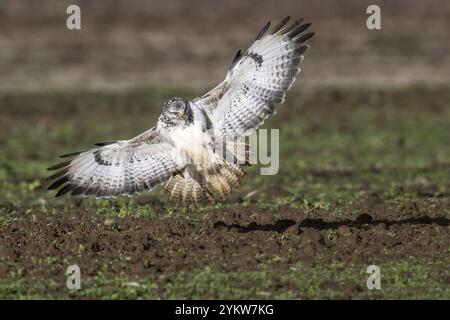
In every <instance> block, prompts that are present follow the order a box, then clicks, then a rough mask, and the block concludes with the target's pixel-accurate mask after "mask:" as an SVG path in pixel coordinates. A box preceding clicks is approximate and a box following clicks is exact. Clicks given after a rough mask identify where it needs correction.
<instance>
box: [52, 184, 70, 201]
mask: <svg viewBox="0 0 450 320" xmlns="http://www.w3.org/2000/svg"><path fill="white" fill-rule="evenodd" d="M71 189H72V186H71V185H70V184H68V185H65V186H64V187H63V188H61V189H59V190H58V192H57V193H56V194H55V198H58V197H61V196H63V195H65V194H66V193H67V192H69V191H70V190H71Z"/></svg>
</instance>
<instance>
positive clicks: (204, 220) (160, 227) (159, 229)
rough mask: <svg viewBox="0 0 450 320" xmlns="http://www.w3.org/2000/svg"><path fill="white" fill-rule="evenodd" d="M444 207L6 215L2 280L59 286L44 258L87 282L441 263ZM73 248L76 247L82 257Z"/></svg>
mask: <svg viewBox="0 0 450 320" xmlns="http://www.w3.org/2000/svg"><path fill="white" fill-rule="evenodd" d="M140 203H141V204H151V205H152V206H154V207H156V208H157V211H158V206H159V210H160V211H163V210H164V208H163V207H162V205H161V203H160V202H158V201H156V200H154V198H148V199H147V198H146V197H141V198H140ZM448 205H449V204H447V203H444V204H442V205H441V206H442V207H438V206H436V205H427V204H423V203H418V202H413V203H410V204H408V205H390V204H387V203H385V202H384V201H383V200H381V199H379V198H378V197H377V196H376V195H374V196H373V197H372V199H371V200H369V201H367V202H365V203H361V204H358V205H352V206H346V207H345V208H344V209H345V210H346V212H350V213H351V215H350V216H352V218H345V219H340V218H319V217H317V215H316V214H315V213H314V212H305V211H304V210H301V209H292V208H282V207H281V208H279V209H277V210H274V209H267V210H264V209H256V208H252V207H251V206H249V207H243V206H242V207H237V208H234V209H220V210H219V209H217V210H213V211H212V212H210V213H209V214H207V215H199V216H198V217H195V216H194V217H193V216H192V215H191V216H186V215H181V214H180V215H173V216H169V217H167V216H166V217H161V218H152V219H143V218H136V217H127V218H113V219H107V220H105V219H104V218H99V217H94V216H92V215H91V214H90V213H89V211H84V210H79V211H78V212H76V213H75V214H73V215H71V216H61V215H56V216H48V215H43V214H39V213H38V214H36V215H33V216H31V215H29V214H24V213H22V214H21V213H20V211H19V213H15V214H14V215H15V216H16V217H17V219H16V220H15V221H14V222H12V223H8V224H2V225H0V234H2V237H0V250H1V252H0V257H1V258H0V259H1V260H3V262H9V263H0V277H4V276H6V275H8V274H9V272H11V271H13V270H12V268H17V265H19V266H20V267H23V268H25V269H26V270H27V271H26V272H25V274H24V275H23V277H24V280H25V281H26V280H29V281H32V280H33V279H35V278H36V277H39V278H58V279H59V278H60V277H61V270H60V268H51V267H49V268H36V267H35V263H36V261H38V260H39V259H44V260H45V259H47V258H48V257H56V258H57V259H58V260H61V261H63V260H64V259H69V260H70V261H73V263H77V262H78V263H82V265H83V270H84V272H85V273H87V274H93V275H94V274H96V272H97V270H98V268H99V267H100V266H102V265H105V264H106V265H108V271H110V272H113V273H115V274H120V273H121V272H122V271H123V272H127V273H130V272H131V273H133V274H135V275H145V276H153V277H156V278H157V277H158V276H159V275H160V276H163V274H167V273H168V272H176V271H181V270H182V271H185V272H189V271H190V270H194V269H196V268H199V267H202V266H203V265H204V263H205V257H208V259H209V263H208V264H209V265H210V267H211V268H216V269H218V270H223V271H233V270H239V268H240V267H245V266H248V265H258V264H259V263H264V262H267V261H268V260H269V259H271V258H273V257H274V256H279V257H281V258H283V262H282V263H280V265H279V268H280V269H283V268H287V266H288V265H289V261H298V260H300V261H304V262H306V263H310V262H312V261H313V259H314V257H315V256H318V255H320V256H321V257H323V261H324V263H327V262H331V261H336V260H337V261H341V262H344V263H358V262H367V261H371V262H373V263H375V262H377V263H382V262H383V261H385V260H386V259H388V260H392V259H393V257H395V258H398V259H404V258H408V257H418V258H423V257H428V256H429V255H431V254H437V255H444V256H445V255H447V254H448V252H447V250H448V243H449V241H450V234H449V232H448V230H449V229H448V226H449V224H450V220H449V219H448V218H447V217H446V216H445V215H443V213H442V209H443V207H444V206H447V207H448ZM3 206H4V207H5V206H7V205H3ZM13 209H17V208H13V207H12V205H10V207H9V210H10V211H12V210H13ZM330 210H332V209H330ZM322 213H324V212H322ZM321 216H322V217H324V216H327V215H326V214H321ZM329 231H335V232H336V233H337V237H336V238H335V239H333V240H330V239H329V238H328V237H327V234H328V232H329ZM284 235H299V237H298V241H289V242H288V243H287V244H286V243H282V237H283V236H284ZM261 243H264V245H261ZM80 244H82V245H83V246H84V251H83V255H82V258H81V257H80V255H79V246H80ZM169 248H170V252H169V251H168V249H169ZM386 249H388V250H390V251H391V254H390V255H389V257H388V258H386V255H385V254H384V253H383V250H386ZM119 256H126V257H127V261H126V263H125V262H124V263H110V262H111V261H113V260H115V259H116V258H118V257H119ZM143 261H151V263H143ZM286 262H287V263H286Z"/></svg>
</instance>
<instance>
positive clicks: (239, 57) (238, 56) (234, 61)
mask: <svg viewBox="0 0 450 320" xmlns="http://www.w3.org/2000/svg"><path fill="white" fill-rule="evenodd" d="M241 57H242V52H241V50H239V51H238V52H236V55H235V56H234V58H233V62H231V65H230V69H233V67H234V66H235V65H236V63H238V61H239V60H240V59H241Z"/></svg>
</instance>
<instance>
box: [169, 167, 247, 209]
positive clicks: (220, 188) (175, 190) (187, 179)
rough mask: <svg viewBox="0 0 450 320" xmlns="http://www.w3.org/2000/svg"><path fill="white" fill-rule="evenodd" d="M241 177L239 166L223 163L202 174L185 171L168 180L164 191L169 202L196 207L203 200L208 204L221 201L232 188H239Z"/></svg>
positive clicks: (241, 172) (241, 171) (242, 173)
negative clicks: (217, 200)
mask: <svg viewBox="0 0 450 320" xmlns="http://www.w3.org/2000/svg"><path fill="white" fill-rule="evenodd" d="M243 175H245V172H244V171H243V170H242V169H241V168H240V167H239V165H236V164H232V163H228V162H226V161H223V162H222V163H220V164H219V165H217V166H215V167H214V168H210V169H208V170H207V171H205V172H202V173H199V172H196V173H192V172H189V170H187V169H186V170H185V171H184V172H183V174H177V175H175V176H173V177H172V178H170V179H169V181H167V183H166V184H165V186H164V191H166V192H168V193H169V199H170V200H171V201H175V202H179V203H182V204H183V205H189V204H191V203H193V204H194V205H196V206H198V205H199V203H200V202H201V201H202V200H203V199H206V200H208V201H209V202H214V201H215V200H216V199H221V200H223V199H224V198H225V196H227V195H228V194H230V193H231V190H232V188H239V178H240V177H242V176H243Z"/></svg>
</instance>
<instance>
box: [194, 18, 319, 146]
mask: <svg viewBox="0 0 450 320" xmlns="http://www.w3.org/2000/svg"><path fill="white" fill-rule="evenodd" d="M288 21H289V17H287V18H285V19H283V20H282V21H281V22H280V23H278V24H277V25H276V26H275V27H274V28H272V29H271V30H270V29H269V27H270V22H269V23H267V24H266V25H265V26H264V28H263V29H262V30H261V31H260V33H259V34H258V35H257V37H256V39H255V40H254V42H253V44H252V45H251V46H250V48H249V49H248V50H247V51H246V52H245V53H244V54H242V53H241V52H240V51H239V52H238V53H237V55H236V57H235V58H234V60H233V63H232V64H231V66H230V69H229V71H228V74H227V77H226V79H225V80H224V81H223V82H222V83H221V84H219V85H218V86H217V87H216V88H214V89H213V90H211V91H210V92H208V93H207V94H206V95H204V96H202V97H200V98H197V99H195V100H194V101H193V102H194V103H197V104H199V105H201V106H202V107H203V108H204V109H205V110H206V111H207V112H208V115H209V116H210V118H211V120H212V123H213V124H214V127H215V128H214V130H215V134H216V135H217V136H222V137H229V138H232V137H236V136H242V135H249V134H251V132H252V131H253V130H254V129H257V128H258V127H259V126H260V125H261V124H262V123H263V122H264V120H265V119H266V118H267V117H268V116H270V115H273V114H275V103H283V102H284V98H285V93H286V91H287V90H289V88H290V87H291V86H292V84H293V82H294V81H295V77H296V75H297V74H298V73H299V72H300V63H301V62H302V60H303V53H304V52H305V50H306V49H307V48H308V45H307V44H305V42H306V41H307V40H308V39H309V38H311V37H312V36H313V35H314V33H304V31H305V30H306V29H307V28H308V27H309V26H310V23H305V24H301V22H302V19H300V20H297V21H295V22H293V23H292V24H290V25H288Z"/></svg>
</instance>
